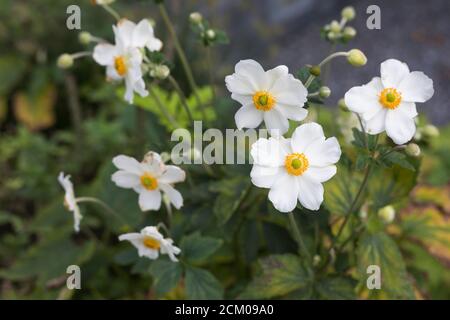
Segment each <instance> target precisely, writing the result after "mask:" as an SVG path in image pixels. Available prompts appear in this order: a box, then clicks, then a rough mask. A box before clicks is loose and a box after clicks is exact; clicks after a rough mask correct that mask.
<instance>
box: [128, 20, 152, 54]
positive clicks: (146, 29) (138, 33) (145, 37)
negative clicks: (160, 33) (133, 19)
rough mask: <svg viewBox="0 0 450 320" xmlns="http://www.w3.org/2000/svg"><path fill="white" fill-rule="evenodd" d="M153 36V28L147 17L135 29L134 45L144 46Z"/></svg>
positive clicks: (132, 40) (133, 34) (133, 35)
mask: <svg viewBox="0 0 450 320" xmlns="http://www.w3.org/2000/svg"><path fill="white" fill-rule="evenodd" d="M152 38H154V36H153V28H152V26H151V24H150V23H149V21H148V20H147V19H143V20H141V21H140V22H139V23H138V24H137V25H136V27H135V28H134V29H133V33H132V39H131V42H132V45H133V46H135V47H138V48H143V47H144V46H145V45H146V44H147V42H148V41H149V40H150V39H152Z"/></svg>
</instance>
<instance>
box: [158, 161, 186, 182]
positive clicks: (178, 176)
mask: <svg viewBox="0 0 450 320" xmlns="http://www.w3.org/2000/svg"><path fill="white" fill-rule="evenodd" d="M184 179H186V173H185V172H184V171H183V170H182V169H180V168H178V167H177V166H171V165H168V166H165V171H164V173H163V174H162V175H161V177H160V178H159V179H158V182H162V183H177V182H182V181H184Z"/></svg>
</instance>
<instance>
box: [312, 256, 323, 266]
mask: <svg viewBox="0 0 450 320" xmlns="http://www.w3.org/2000/svg"><path fill="white" fill-rule="evenodd" d="M321 261H322V258H321V257H320V256H319V255H318V254H316V255H314V257H313V266H314V267H317V266H318V265H319V264H320V262H321Z"/></svg>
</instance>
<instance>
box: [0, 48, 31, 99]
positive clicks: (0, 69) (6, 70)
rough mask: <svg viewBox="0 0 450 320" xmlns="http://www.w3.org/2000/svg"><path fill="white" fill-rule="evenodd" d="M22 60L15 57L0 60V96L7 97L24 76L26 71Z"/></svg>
mask: <svg viewBox="0 0 450 320" xmlns="http://www.w3.org/2000/svg"><path fill="white" fill-rule="evenodd" d="M26 65H27V64H26V62H25V60H24V59H21V58H19V57H18V56H15V55H8V56H2V57H1V58H0V95H7V94H8V93H9V91H10V90H11V89H13V87H14V86H15V85H16V83H17V82H18V81H19V80H20V78H21V77H22V76H23V75H24V73H25V69H26Z"/></svg>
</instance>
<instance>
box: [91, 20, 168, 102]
mask: <svg viewBox="0 0 450 320" xmlns="http://www.w3.org/2000/svg"><path fill="white" fill-rule="evenodd" d="M113 30H114V35H115V44H114V45H112V44H109V43H100V44H97V45H96V46H95V48H94V54H93V58H94V60H95V61H96V62H97V63H98V64H100V65H102V66H105V67H106V76H107V78H108V79H111V80H115V81H118V80H125V87H126V90H125V96H124V98H125V100H126V101H128V102H129V103H133V96H134V92H137V93H138V94H139V95H140V96H142V97H145V96H147V95H148V91H147V90H146V88H145V82H144V80H143V79H142V68H141V65H142V60H143V56H142V51H141V50H142V48H144V47H146V48H148V49H149V50H150V51H158V50H160V49H161V47H162V42H161V41H160V40H159V39H156V38H155V37H154V35H153V28H152V26H151V25H150V23H149V22H148V21H147V20H142V21H141V22H139V24H137V25H136V24H135V23H134V22H131V21H129V20H126V19H122V20H120V21H119V22H118V24H117V26H113Z"/></svg>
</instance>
